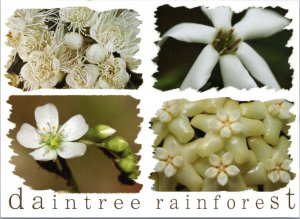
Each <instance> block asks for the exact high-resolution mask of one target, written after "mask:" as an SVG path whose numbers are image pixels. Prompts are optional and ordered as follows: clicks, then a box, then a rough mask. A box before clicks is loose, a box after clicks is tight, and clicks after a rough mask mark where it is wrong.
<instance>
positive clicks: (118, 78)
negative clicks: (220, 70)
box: [98, 56, 130, 89]
mask: <svg viewBox="0 0 300 219" xmlns="http://www.w3.org/2000/svg"><path fill="white" fill-rule="evenodd" d="M98 71H99V74H100V76H99V82H98V86H99V88H104V89H123V88H124V87H125V86H126V85H127V83H128V81H129V78H130V76H129V74H128V73H127V71H126V63H125V61H124V60H123V59H122V58H115V57H113V56H110V57H109V58H107V59H106V60H105V61H103V62H101V63H99V64H98Z"/></svg>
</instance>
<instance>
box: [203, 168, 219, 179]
mask: <svg viewBox="0 0 300 219" xmlns="http://www.w3.org/2000/svg"><path fill="white" fill-rule="evenodd" d="M218 172H219V170H218V169H217V168H215V167H209V168H207V169H206V171H205V173H204V175H205V176H206V177H208V178H215V177H216V176H217V175H218Z"/></svg>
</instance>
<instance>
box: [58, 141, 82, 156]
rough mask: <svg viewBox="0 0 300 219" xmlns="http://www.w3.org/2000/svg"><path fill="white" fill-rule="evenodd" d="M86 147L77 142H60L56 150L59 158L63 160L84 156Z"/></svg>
mask: <svg viewBox="0 0 300 219" xmlns="http://www.w3.org/2000/svg"><path fill="white" fill-rule="evenodd" d="M85 151H86V145H85V144H83V143H79V142H62V143H61V145H60V148H58V149H57V153H58V155H59V156H61V157H62V158H65V159H69V158H74V157H80V156H82V155H84V154H85Z"/></svg>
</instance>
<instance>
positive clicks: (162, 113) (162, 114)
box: [156, 109, 172, 123]
mask: <svg viewBox="0 0 300 219" xmlns="http://www.w3.org/2000/svg"><path fill="white" fill-rule="evenodd" d="M156 115H157V117H158V118H159V120H160V121H161V122H164V123H167V122H170V121H171V120H172V117H171V114H170V113H169V112H168V111H166V110H163V109H160V110H158V111H157V113H156Z"/></svg>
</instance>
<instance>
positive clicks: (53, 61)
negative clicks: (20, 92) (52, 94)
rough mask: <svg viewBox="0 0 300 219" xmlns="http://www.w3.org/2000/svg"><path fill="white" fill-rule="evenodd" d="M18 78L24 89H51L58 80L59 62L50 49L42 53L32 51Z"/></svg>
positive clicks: (47, 48)
mask: <svg viewBox="0 0 300 219" xmlns="http://www.w3.org/2000/svg"><path fill="white" fill-rule="evenodd" d="M20 76H21V79H22V80H23V81H24V88H25V89H28V90H34V89H38V88H52V87H54V86H55V85H56V84H57V82H58V81H59V80H60V76H61V75H60V62H59V60H58V59H57V58H56V57H55V56H54V55H53V53H52V50H51V48H50V47H46V48H45V49H44V50H43V51H33V52H32V53H30V55H29V58H28V62H27V63H26V64H25V65H24V66H23V67H22V69H21V71H20Z"/></svg>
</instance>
